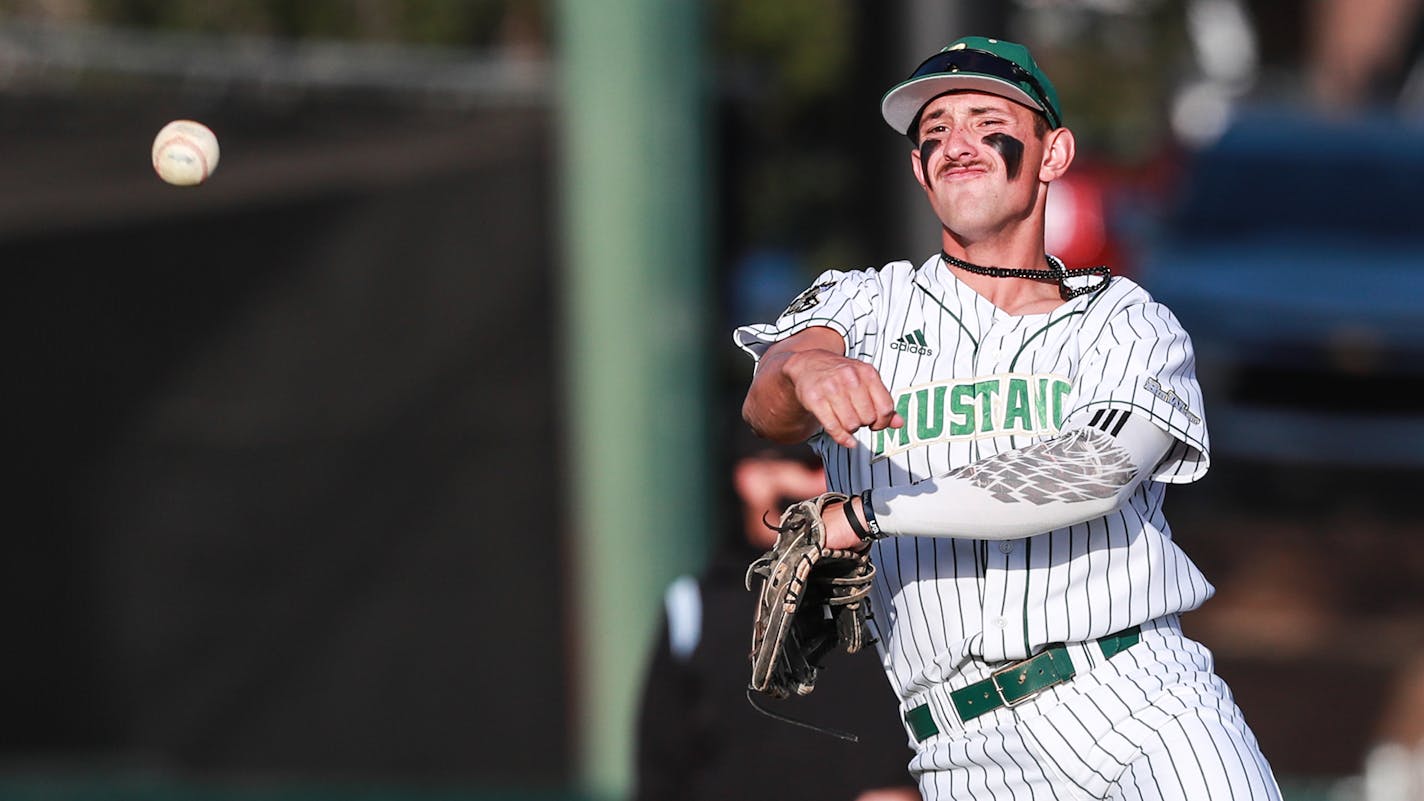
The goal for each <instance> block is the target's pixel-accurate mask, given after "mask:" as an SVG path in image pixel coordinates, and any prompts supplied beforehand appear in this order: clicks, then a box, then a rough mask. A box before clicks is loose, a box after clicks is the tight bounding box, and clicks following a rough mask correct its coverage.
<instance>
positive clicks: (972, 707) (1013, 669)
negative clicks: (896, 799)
mask: <svg viewBox="0 0 1424 801" xmlns="http://www.w3.org/2000/svg"><path fill="white" fill-rule="evenodd" d="M1141 633H1142V629H1141V628H1140V627H1138V626H1133V627H1132V628H1130V629H1123V630H1122V631H1119V632H1118V633H1116V634H1109V635H1107V636H1106V637H1102V638H1100V639H1099V640H1097V643H1098V647H1100V648H1102V649H1103V656H1105V657H1107V658H1108V659H1111V658H1113V657H1114V656H1116V655H1118V654H1119V653H1121V652H1123V651H1125V650H1127V649H1128V648H1131V647H1132V646H1134V645H1136V644H1137V642H1138V640H1140V639H1141V636H1140V635H1141ZM1075 672H1076V671H1074V670H1073V660H1072V659H1071V658H1070V657H1069V656H1068V649H1067V648H1066V647H1064V646H1063V645H1061V644H1060V645H1050V646H1048V647H1047V648H1045V649H1044V650H1043V651H1042V652H1040V653H1039V654H1037V655H1036V656H1032V657H1029V658H1028V659H1025V660H1024V661H1022V662H1015V663H1014V664H1012V665H1009V666H1008V667H1005V668H1001V669H999V670H996V671H994V673H993V674H992V675H990V676H989V678H987V679H984V680H983V681H977V682H975V683H973V684H971V685H969V686H968V687H963V688H961V689H958V690H955V691H954V692H952V693H950V694H949V698H950V700H951V701H953V702H954V709H955V711H956V712H958V713H959V719H960V720H962V721H964V722H965V723H968V722H969V721H971V720H973V719H975V718H977V717H979V716H980V715H983V714H985V713H988V712H993V711H994V710H995V709H998V708H999V707H1001V706H1007V707H1012V706H1014V705H1015V704H1017V703H1018V702H1020V701H1022V700H1024V699H1025V698H1028V697H1029V696H1031V695H1033V694H1034V693H1037V692H1038V691H1040V690H1046V689H1048V688H1049V687H1052V686H1053V685H1055V684H1062V683H1063V682H1065V681H1068V680H1069V679H1071V678H1073V675H1074V673H1075ZM905 722H906V723H908V724H909V726H910V730H911V731H913V732H914V733H915V739H916V740H918V741H920V742H924V741H925V740H928V739H929V738H931V737H933V736H935V735H936V734H939V727H938V726H936V725H935V722H934V718H933V717H932V716H931V715H930V707H929V704H920V705H919V706H917V707H915V708H914V709H911V710H910V711H909V712H906V713H905Z"/></svg>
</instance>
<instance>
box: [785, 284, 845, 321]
mask: <svg viewBox="0 0 1424 801" xmlns="http://www.w3.org/2000/svg"><path fill="white" fill-rule="evenodd" d="M835 285H836V282H835V281H823V282H821V283H819V284H816V285H815V286H813V287H811V288H810V289H808V290H806V291H805V292H802V293H801V294H799V295H797V296H796V299H795V300H793V301H791V305H790V306H787V307H786V311H784V312H782V313H781V316H782V317H786V316H787V315H791V314H800V313H801V312H804V311H810V310H811V309H814V308H816V304H818V303H820V302H821V295H822V294H823V293H825V292H826V290H828V289H830V288H831V287H833V286H835Z"/></svg>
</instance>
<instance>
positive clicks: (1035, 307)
mask: <svg viewBox="0 0 1424 801" xmlns="http://www.w3.org/2000/svg"><path fill="white" fill-rule="evenodd" d="M944 252H945V253H946V254H948V255H950V256H953V257H954V258H956V259H961V260H963V261H966V262H969V263H971V264H975V265H979V266H981V267H996V268H1001V269H1004V268H1007V269H1029V270H1042V269H1045V268H1046V267H1047V266H1048V264H1047V261H1046V260H1045V258H1044V255H1043V243H1042V241H1041V240H1037V241H1030V242H1026V243H1022V244H1017V245H1010V246H1002V245H995V244H994V243H964V242H960V241H958V240H956V239H955V238H954V237H953V236H950V235H948V234H946V236H945V238H944ZM941 264H942V266H943V269H946V270H949V271H950V272H951V273H953V274H954V276H955V277H956V278H958V279H959V280H960V281H961V282H963V283H964V284H965V285H967V286H968V287H969V288H970V289H973V290H974V291H975V292H977V293H978V294H980V295H982V296H983V297H984V299H985V300H987V301H989V302H990V303H992V304H994V305H995V306H997V307H999V308H1000V309H1003V310H1004V311H1005V312H1007V313H1009V314H1013V315H1024V314H1043V313H1045V312H1050V311H1053V310H1054V309H1056V308H1058V307H1059V306H1061V305H1063V297H1062V294H1061V293H1060V291H1059V286H1058V283H1057V282H1056V281H1052V280H1047V279H1035V278H1009V277H1000V276H993V275H984V274H982V273H977V272H974V271H972V270H969V269H965V268H962V267H958V266H955V265H954V264H951V263H948V262H941Z"/></svg>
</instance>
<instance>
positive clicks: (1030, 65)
mask: <svg viewBox="0 0 1424 801" xmlns="http://www.w3.org/2000/svg"><path fill="white" fill-rule="evenodd" d="M955 90H967V91H974V92H986V93H988V94H991V95H998V96H1000V97H1006V98H1008V99H1010V100H1012V101H1014V102H1016V103H1022V104H1023V105H1025V106H1028V107H1029V108H1031V109H1033V110H1035V111H1041V112H1043V115H1044V116H1045V117H1047V118H1048V124H1049V125H1051V126H1052V127H1054V128H1061V127H1062V126H1063V112H1062V110H1061V109H1060V108H1059V106H1058V90H1057V89H1055V88H1053V82H1052V81H1050V80H1048V76H1047V75H1044V74H1043V70H1041V69H1039V68H1038V64H1037V63H1036V62H1035V61H1034V60H1033V56H1031V55H1029V52H1028V48H1027V47H1024V46H1023V45H1021V44H1015V43H1013V42H1006V41H1004V40H1002V39H989V38H986V37H983V36H966V37H964V38H962V39H956V40H955V41H953V42H951V43H950V44H949V46H947V47H945V48H944V49H943V50H941V51H939V52H938V53H935V54H934V55H932V56H930V57H929V58H927V59H925V61H924V63H922V64H920V66H919V67H916V68H915V71H914V72H913V73H911V74H910V77H909V78H907V79H906V80H904V81H902V82H901V83H899V84H896V85H895V87H894V88H892V89H891V90H890V91H888V92H886V93H885V97H884V99H882V100H881V101H880V114H881V116H883V117H884V118H885V121H886V122H888V123H890V127H891V128H894V129H895V130H897V131H899V132H900V133H902V134H906V135H908V134H909V131H910V126H911V125H912V124H913V123H914V121H915V117H916V116H917V115H918V114H919V113H920V109H923V108H924V107H925V104H926V103H928V102H930V101H931V100H933V99H935V98H936V97H939V96H940V95H942V94H944V93H945V92H953V91H955Z"/></svg>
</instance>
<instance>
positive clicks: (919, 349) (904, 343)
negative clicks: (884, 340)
mask: <svg viewBox="0 0 1424 801" xmlns="http://www.w3.org/2000/svg"><path fill="white" fill-rule="evenodd" d="M890 349H891V350H903V351H905V352H906V353H913V354H915V355H917V356H933V355H934V351H933V350H931V349H930V347H929V345H928V343H926V342H925V332H924V329H922V328H916V329H915V330H914V333H910V334H906V335H904V336H902V337H900V338H899V339H897V340H895V341H894V342H891V343H890Z"/></svg>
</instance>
